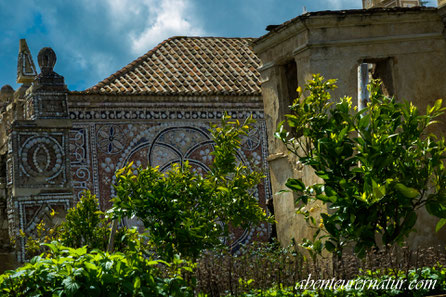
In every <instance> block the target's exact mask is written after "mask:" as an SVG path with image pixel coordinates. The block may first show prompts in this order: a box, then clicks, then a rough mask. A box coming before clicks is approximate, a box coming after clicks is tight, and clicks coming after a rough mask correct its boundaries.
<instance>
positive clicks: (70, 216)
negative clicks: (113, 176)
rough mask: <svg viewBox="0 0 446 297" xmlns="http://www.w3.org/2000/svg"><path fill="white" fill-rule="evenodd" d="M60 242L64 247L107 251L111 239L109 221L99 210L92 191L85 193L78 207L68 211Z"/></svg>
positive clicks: (62, 225) (61, 230)
mask: <svg viewBox="0 0 446 297" xmlns="http://www.w3.org/2000/svg"><path fill="white" fill-rule="evenodd" d="M59 237H60V241H61V243H62V244H63V245H65V246H69V247H72V248H79V247H82V246H84V245H87V246H88V248H89V249H95V248H96V249H100V250H106V248H107V243H108V239H109V237H110V228H109V220H108V219H107V218H106V217H105V214H104V213H103V212H102V211H100V210H99V202H98V199H97V198H96V196H95V195H92V194H91V192H90V191H87V192H85V193H84V194H83V195H82V198H81V199H80V201H79V202H78V203H77V205H76V207H73V208H71V209H69V210H68V213H67V215H66V217H65V221H64V222H62V224H61V228H60V233H59Z"/></svg>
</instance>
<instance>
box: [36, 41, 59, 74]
mask: <svg viewBox="0 0 446 297" xmlns="http://www.w3.org/2000/svg"><path fill="white" fill-rule="evenodd" d="M56 60H57V58H56V53H55V52H54V51H53V49H52V48H50V47H44V48H42V49H41V50H40V52H39V54H38V56H37V61H38V63H39V67H40V70H41V71H42V73H43V74H50V73H52V72H53V69H54V65H55V64H56Z"/></svg>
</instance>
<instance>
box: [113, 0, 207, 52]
mask: <svg viewBox="0 0 446 297" xmlns="http://www.w3.org/2000/svg"><path fill="white" fill-rule="evenodd" d="M111 1H116V0H111ZM144 2H145V3H146V4H153V1H144ZM158 4H159V6H152V9H151V10H150V12H151V15H152V17H153V18H149V20H148V22H147V24H146V27H145V28H144V30H143V31H142V32H141V33H134V32H133V33H132V34H131V49H132V51H133V52H134V53H136V54H142V53H144V52H146V51H147V50H149V49H151V48H152V47H153V46H154V45H156V44H157V43H159V42H161V41H162V40H164V39H166V38H168V37H171V36H174V35H203V34H204V30H203V29H202V28H201V26H200V24H198V23H197V22H196V21H195V20H196V18H195V17H194V15H193V13H192V11H193V7H192V5H191V3H190V2H189V1H187V0H161V1H158Z"/></svg>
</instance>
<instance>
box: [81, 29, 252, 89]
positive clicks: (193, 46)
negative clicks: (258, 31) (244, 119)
mask: <svg viewBox="0 0 446 297" xmlns="http://www.w3.org/2000/svg"><path fill="white" fill-rule="evenodd" d="M252 40H253V39H252V38H220V37H172V38H169V39H167V40H165V41H163V42H161V43H160V44H158V45H157V46H156V47H155V48H154V49H152V50H150V51H149V52H147V53H146V54H145V55H143V56H141V57H139V58H138V59H136V60H135V61H133V62H131V63H130V64H128V65H127V66H125V67H124V68H122V69H121V70H119V71H117V72H116V73H114V74H112V75H111V76H109V77H108V78H106V79H104V80H103V81H101V82H99V83H98V84H97V85H95V86H93V87H91V88H89V89H87V90H85V91H83V92H80V93H84V94H116V95H216V94H220V95H260V74H259V72H258V71H257V68H258V67H259V66H260V60H259V58H258V57H257V56H256V55H255V54H254V52H253V51H252V49H251V47H250V43H251V42H252Z"/></svg>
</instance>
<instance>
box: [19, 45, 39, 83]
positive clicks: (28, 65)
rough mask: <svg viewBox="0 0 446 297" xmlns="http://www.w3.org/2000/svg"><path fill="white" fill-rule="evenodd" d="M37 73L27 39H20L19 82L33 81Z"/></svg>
mask: <svg viewBox="0 0 446 297" xmlns="http://www.w3.org/2000/svg"><path fill="white" fill-rule="evenodd" d="M36 75H37V71H36V67H35V66H34V62H33V58H32V56H31V52H30V50H29V48H28V45H27V44H26V40H25V39H20V45H19V57H18V61H17V83H21V84H28V83H31V82H32V81H33V80H34V78H35V77H36Z"/></svg>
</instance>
